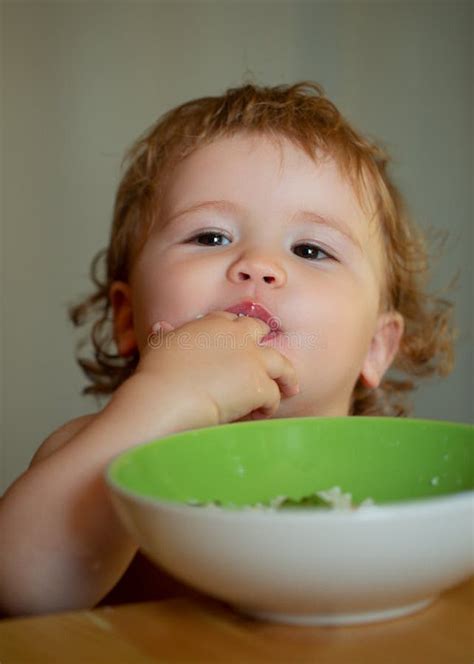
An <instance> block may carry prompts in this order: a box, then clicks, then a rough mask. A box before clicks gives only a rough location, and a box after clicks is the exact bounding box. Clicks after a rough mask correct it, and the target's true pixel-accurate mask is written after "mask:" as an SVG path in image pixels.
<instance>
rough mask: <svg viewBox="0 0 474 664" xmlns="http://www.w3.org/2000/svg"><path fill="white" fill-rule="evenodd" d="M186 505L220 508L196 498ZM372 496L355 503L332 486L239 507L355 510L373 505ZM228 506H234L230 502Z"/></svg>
mask: <svg viewBox="0 0 474 664" xmlns="http://www.w3.org/2000/svg"><path fill="white" fill-rule="evenodd" d="M187 504H188V505H193V506H194V507H217V508H221V507H222V505H221V503H220V502H219V501H218V500H214V501H211V502H209V503H201V502H199V501H198V500H190V501H188V503H187ZM374 504H375V503H374V501H373V500H372V498H366V499H365V500H363V501H362V502H361V503H359V504H358V505H356V504H355V503H354V501H353V500H352V494H350V493H343V491H342V490H341V488H340V487H338V486H334V487H332V488H331V489H327V490H326V491H314V492H313V493H310V494H309V495H308V496H303V497H302V498H299V499H297V500H296V499H294V498H290V497H289V496H276V497H275V498H271V499H270V500H269V502H268V503H256V504H254V505H244V506H243V508H241V509H247V510H279V509H285V508H288V507H304V508H310V509H312V508H321V507H323V508H330V509H336V510H355V509H359V508H360V507H371V506H372V505H374ZM228 507H235V506H234V505H232V504H230V505H228Z"/></svg>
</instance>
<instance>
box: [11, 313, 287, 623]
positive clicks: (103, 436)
mask: <svg viewBox="0 0 474 664" xmlns="http://www.w3.org/2000/svg"><path fill="white" fill-rule="evenodd" d="M234 318H235V317H234V316H233V315H232V314H228V313H222V314H220V315H217V314H214V315H212V314H209V315H208V316H207V317H206V318H203V319H201V320H200V321H199V322H197V321H196V322H193V323H190V324H186V325H185V326H183V328H182V329H183V331H184V332H185V334H186V343H187V346H186V347H183V344H182V343H180V340H179V339H178V338H177V337H176V338H171V337H170V339H171V343H170V344H169V345H168V346H167V347H166V348H165V347H161V348H156V349H145V350H144V351H143V352H142V355H141V359H140V362H139V365H138V367H137V370H136V372H135V373H134V374H133V376H132V377H131V378H129V379H128V380H127V381H125V383H124V384H123V385H122V386H121V387H120V388H119V389H118V390H117V391H116V392H115V393H114V395H113V396H112V398H111V400H110V402H109V403H108V404H107V406H106V407H105V408H104V409H103V410H102V411H100V412H99V413H98V414H97V415H95V416H92V417H89V418H86V419H80V420H74V421H73V422H71V423H69V424H68V425H66V426H65V427H64V428H62V429H61V430H59V431H58V432H56V433H55V434H54V435H53V436H51V437H50V438H49V439H47V440H46V441H45V443H43V445H42V446H41V448H40V450H39V451H38V452H37V454H36V455H35V457H34V459H33V461H32V464H31V466H30V468H29V469H28V470H27V471H26V472H25V473H23V475H21V476H20V477H19V478H18V480H17V481H16V482H15V483H14V484H13V485H12V486H11V487H10V489H9V490H8V491H7V492H6V494H5V495H4V496H3V498H2V499H1V501H0V533H1V536H2V546H1V547H0V611H2V610H3V611H5V612H7V613H11V614H27V613H40V612H51V611H58V610H65V609H74V608H82V607H91V606H94V605H95V604H96V603H97V602H98V601H100V599H101V598H102V597H104V596H105V595H106V594H107V593H108V592H109V591H110V590H111V589H112V588H113V587H114V585H115V584H116V583H117V581H118V580H119V579H120V577H121V576H122V574H123V573H124V572H125V570H126V569H127V567H128V566H129V564H130V562H131V560H132V558H133V556H134V555H135V553H136V549H137V547H136V545H135V544H134V542H133V541H132V540H131V539H130V538H129V537H128V535H127V534H126V532H125V530H124V528H123V527H122V524H121V523H120V521H119V519H118V517H117V516H116V514H115V511H114V510H113V507H112V504H111V502H110V500H109V495H108V491H107V487H106V484H105V481H104V477H103V473H104V470H105V468H106V466H107V464H108V463H109V462H110V460H111V459H112V458H113V457H115V456H116V455H117V454H119V453H120V452H122V451H124V450H126V449H128V448H130V447H132V446H133V445H136V444H138V443H141V442H144V441H147V440H151V439H153V438H159V437H162V436H165V435H168V434H171V433H174V432H178V431H183V430H187V429H196V428H200V427H204V426H214V425H216V424H221V423H225V422H230V421H234V420H236V419H239V418H241V417H243V416H245V415H247V414H249V413H251V412H253V411H260V413H262V414H263V415H265V416H269V415H272V414H273V413H274V412H276V410H277V408H278V405H279V402H280V393H281V394H282V395H283V396H285V395H286V396H291V395H292V394H295V386H296V383H297V379H296V374H295V371H294V368H293V367H292V365H291V363H290V362H289V360H287V359H286V358H285V357H284V356H282V355H281V354H280V353H278V352H277V351H275V350H273V349H270V348H264V347H259V346H258V345H257V344H256V343H255V342H257V341H258V340H259V339H261V338H262V337H263V336H264V335H265V334H267V333H268V331H269V327H268V326H266V325H265V324H263V323H261V322H260V321H256V320H253V319H240V320H234ZM203 332H205V333H206V335H207V337H206V338H208V339H209V342H210V345H209V347H205V348H200V347H199V345H198V344H193V343H192V340H193V338H195V337H197V335H198V334H202V333H203ZM220 333H224V334H227V335H230V336H232V337H235V339H236V341H237V343H236V344H231V345H230V348H227V349H226V348H222V347H220V346H219V344H217V345H215V346H213V345H212V340H213V339H214V338H215V336H216V335H218V334H220ZM252 340H253V341H252Z"/></svg>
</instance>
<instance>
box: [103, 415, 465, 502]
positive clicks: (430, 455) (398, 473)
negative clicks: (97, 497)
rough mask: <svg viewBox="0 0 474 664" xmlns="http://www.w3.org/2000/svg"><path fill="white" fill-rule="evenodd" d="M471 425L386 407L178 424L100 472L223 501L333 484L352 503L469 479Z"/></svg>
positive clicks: (156, 493) (177, 494) (426, 492)
mask: <svg viewBox="0 0 474 664" xmlns="http://www.w3.org/2000/svg"><path fill="white" fill-rule="evenodd" d="M472 433H473V427H472V426H470V425H467V424H460V423H452V422H444V421H436V420H419V419H407V418H391V417H306V418H290V419H275V420H264V421H256V422H241V423H235V424H227V425H221V426H217V427H210V428H205V429H197V430H193V431H186V432H184V433H179V434H174V435H173V436H169V437H167V438H161V439H159V440H156V441H152V442H150V443H147V444H146V445H141V446H139V447H135V448H132V449H130V450H128V451H127V452H125V453H123V454H121V455H120V456H119V457H118V458H116V459H115V460H114V461H113V462H112V463H111V464H110V465H109V468H108V472H107V478H108V481H109V482H110V483H111V484H112V485H115V486H116V487H118V488H119V489H122V490H125V491H127V492H131V493H132V494H135V495H137V496H143V497H148V498H154V499H157V500H160V501H167V502H170V501H171V502H178V503H188V502H190V501H198V502H210V501H219V502H220V503H221V504H222V505H223V506H224V507H225V506H228V507H233V506H243V505H252V504H255V503H258V502H267V501H269V500H271V499H272V498H275V497H276V496H279V495H285V496H288V497H291V498H293V499H296V500H298V499H300V498H302V497H303V496H306V495H308V494H310V493H313V492H315V491H320V490H326V489H329V488H331V487H334V486H339V487H341V489H342V490H343V491H344V492H349V493H351V494H352V497H353V500H354V501H355V502H356V503H357V502H360V501H362V500H364V499H366V498H372V499H373V500H374V501H375V503H376V504H383V503H391V502H398V501H406V500H413V499H418V498H429V497H434V496H442V495H447V494H452V493H458V492H462V491H468V490H472V489H473V488H474V473H473V455H472V450H473V445H472V441H473V436H472Z"/></svg>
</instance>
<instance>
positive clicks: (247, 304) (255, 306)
mask: <svg viewBox="0 0 474 664" xmlns="http://www.w3.org/2000/svg"><path fill="white" fill-rule="evenodd" d="M226 311H228V312H229V313H231V314H243V315H245V316H251V317H252V318H259V319H260V320H263V322H264V323H266V324H267V325H268V326H269V327H270V330H271V332H270V333H269V334H268V335H267V336H270V335H272V336H275V334H277V333H278V332H282V328H281V321H280V319H279V318H278V317H277V316H275V314H273V313H272V312H271V311H269V310H268V309H267V308H266V307H264V306H263V304H259V303H258V302H253V301H252V300H244V301H243V302H239V303H238V304H234V305H233V306H232V307H228V308H227V309H226Z"/></svg>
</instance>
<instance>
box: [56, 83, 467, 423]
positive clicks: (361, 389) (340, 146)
mask: <svg viewBox="0 0 474 664" xmlns="http://www.w3.org/2000/svg"><path fill="white" fill-rule="evenodd" d="M242 132H245V133H252V134H258V135H265V136H267V137H270V138H272V139H276V140H277V141H278V140H281V139H285V138H286V139H289V140H290V141H292V142H293V143H294V144H295V145H297V146H299V147H300V148H302V149H303V150H304V151H305V152H306V153H307V154H308V155H309V156H310V157H311V158H312V159H316V155H317V154H319V153H320V152H322V154H325V155H330V156H332V157H333V158H334V159H335V160H336V162H337V164H338V166H339V168H340V169H341V172H342V173H343V174H344V175H346V176H347V177H348V178H349V179H350V181H351V183H352V185H353V187H354V190H355V191H356V193H357V195H358V197H359V201H360V202H361V203H364V201H366V200H367V197H368V196H369V197H370V200H371V201H372V203H374V204H375V211H374V218H376V219H377V221H378V227H379V229H380V232H381V237H382V239H383V242H382V244H383V248H384V254H385V255H384V259H385V266H386V270H385V283H384V284H383V285H382V287H381V291H382V294H381V309H382V310H383V311H385V310H395V311H398V312H399V313H400V314H401V315H402V316H403V319H404V322H405V326H404V333H403V336H402V339H401V342H400V346H399V350H398V353H397V355H396V357H395V358H394V361H393V363H392V368H393V369H394V370H398V371H399V372H401V373H402V374H404V376H403V375H402V377H401V378H398V379H397V378H395V377H393V376H392V377H390V376H389V375H388V374H389V373H390V372H387V374H386V375H385V376H384V377H383V379H382V381H381V383H380V385H379V386H378V387H377V388H368V387H366V386H364V385H363V384H362V382H361V380H360V379H359V380H358V382H357V383H356V385H355V387H354V391H353V395H352V400H351V407H350V412H349V414H350V415H392V416H407V415H410V413H411V411H412V405H411V404H408V405H407V403H405V399H406V396H407V393H409V392H410V391H412V390H414V389H416V384H415V380H414V378H418V379H419V378H422V377H427V376H431V375H432V374H434V373H438V374H439V375H447V374H448V373H449V372H450V371H451V370H452V367H453V364H454V351H453V347H454V340H455V337H456V336H457V330H454V329H453V327H452V324H451V318H452V314H453V305H452V304H451V303H450V302H449V301H447V300H445V299H443V298H441V297H439V293H438V294H431V295H430V294H428V293H427V292H426V282H427V279H428V276H429V274H430V260H429V258H430V257H429V253H428V249H427V238H426V237H425V235H424V233H422V231H421V230H420V229H418V228H417V227H416V226H415V225H414V224H413V222H412V221H411V219H410V218H409V215H408V212H407V209H406V205H405V202H404V200H403V198H402V196H401V194H400V192H399V190H398V189H397V187H396V186H395V184H394V182H393V181H392V179H391V178H390V177H389V174H388V172H387V166H388V163H389V161H390V159H389V156H388V154H387V152H386V151H385V150H384V149H383V148H382V146H381V145H380V144H378V143H377V142H375V141H373V140H369V139H368V138H367V137H364V136H362V135H361V134H360V133H359V132H357V131H356V130H355V129H354V128H353V127H352V126H351V125H350V124H349V123H348V122H347V121H346V120H345V119H344V117H343V116H342V115H341V113H340V112H339V110H338V109H337V108H336V106H335V105H334V104H333V103H332V102H331V101H330V100H329V99H328V98H327V97H326V96H325V94H324V91H323V89H322V87H321V86H320V85H318V84H316V83H313V82H308V81H303V82H300V83H296V84H294V85H291V86H287V85H280V86H275V87H259V86H257V85H254V84H251V83H248V84H245V85H242V86H241V87H238V88H233V89H229V90H227V91H226V92H225V93H224V94H223V95H222V96H217V97H203V98H201V99H196V100H192V101H189V102H187V103H185V104H182V105H180V106H178V107H177V108H174V109H172V110H170V111H168V112H167V113H166V114H164V115H163V116H162V117H161V118H159V119H158V121H157V122H156V123H155V124H154V125H153V126H152V127H151V128H149V129H148V130H147V131H146V132H145V133H144V134H143V135H142V136H141V137H140V138H139V139H138V140H137V142H136V143H135V144H134V145H133V146H132V147H131V148H130V149H129V150H128V152H127V153H126V155H125V158H124V161H123V164H122V165H124V164H126V165H127V167H126V170H125V174H124V175H123V178H122V180H121V182H120V185H119V188H118V191H117V195H116V200H115V206H114V212H113V221H112V228H111V235H110V242H109V245H108V247H107V248H106V249H103V250H102V251H100V252H99V253H98V254H97V255H96V256H95V258H94V260H93V262H92V267H91V277H92V280H93V282H94V285H95V290H94V292H93V293H92V294H91V295H90V296H88V297H87V298H86V299H84V300H83V301H81V302H79V303H78V304H76V305H74V306H71V307H70V309H69V315H70V318H71V320H72V321H73V323H74V325H76V326H80V325H83V324H85V323H86V322H92V327H91V330H90V333H89V334H88V335H87V337H86V338H85V339H83V340H82V341H80V342H79V344H78V348H77V360H78V362H79V365H80V366H81V367H82V369H83V371H84V373H85V374H86V376H87V377H88V379H89V380H90V381H91V384H89V385H87V386H86V387H85V388H84V389H83V391H82V392H83V394H93V395H97V396H99V395H106V394H110V393H112V392H113V391H114V390H115V389H116V388H117V387H119V386H120V385H121V384H122V383H123V381H125V380H126V379H127V378H128V377H129V376H130V375H131V374H132V373H133V372H134V370H135V368H136V366H137V363H138V359H139V358H138V351H136V352H135V353H134V354H133V355H130V356H128V357H121V356H120V355H119V354H117V352H116V351H114V345H115V344H114V337H113V319H112V310H111V303H110V300H109V289H110V286H111V284H112V282H114V281H124V282H128V281H129V276H130V270H131V267H132V265H133V261H134V259H135V257H136V256H137V255H138V253H139V252H140V249H141V248H142V247H143V244H144V243H145V242H146V238H147V236H148V234H149V232H150V231H151V229H152V226H153V224H154V223H155V221H156V219H157V218H158V217H159V212H160V203H161V200H162V197H163V191H165V190H166V184H167V180H168V178H169V177H170V175H171V174H172V172H173V168H174V167H175V166H176V164H178V163H179V162H180V161H181V160H183V159H184V158H186V157H187V156H188V155H190V154H191V153H192V152H193V151H194V150H196V149H198V148H200V147H202V146H204V145H206V144H209V143H210V142H212V141H214V140H216V139H218V138H220V137H224V136H231V135H233V134H236V133H242ZM104 263H105V265H104ZM104 267H105V270H104ZM89 338H90V340H91V341H92V347H93V348H92V350H93V358H92V359H91V358H90V357H89V358H88V357H80V355H79V353H80V350H81V349H82V348H83V346H84V345H85V343H87V341H88V339H89Z"/></svg>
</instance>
